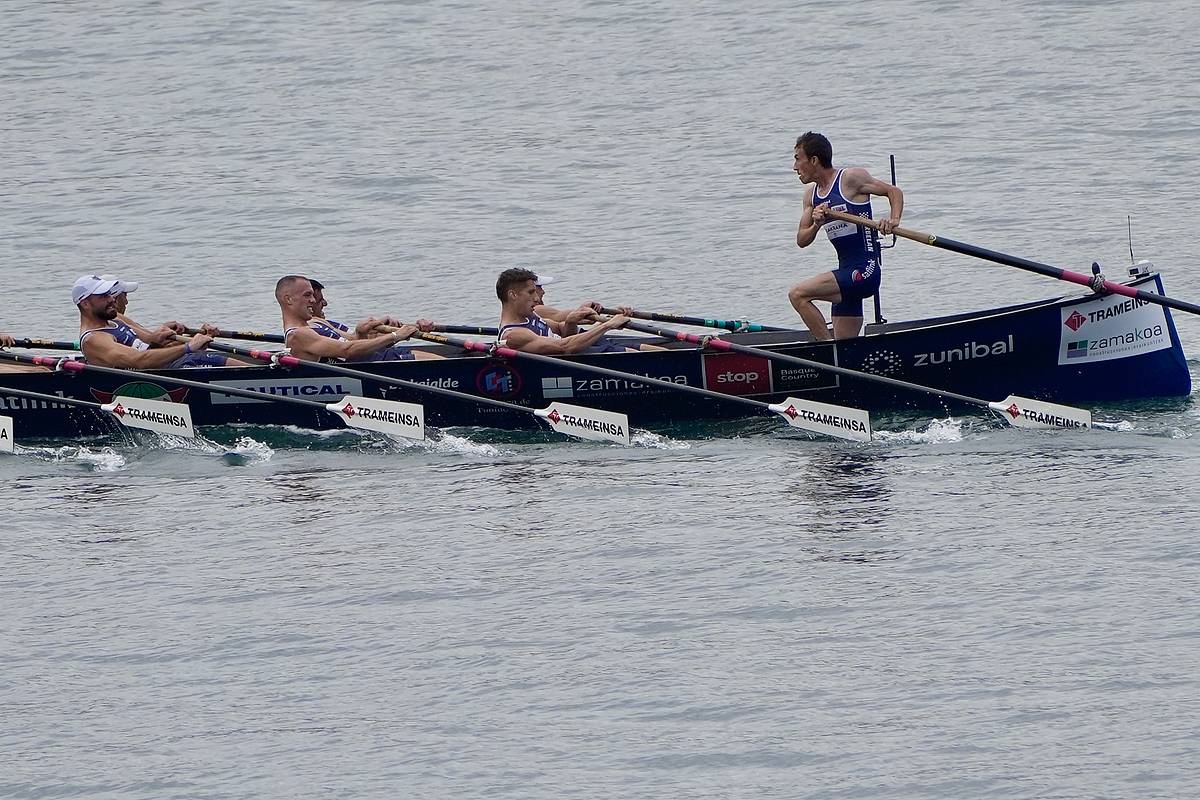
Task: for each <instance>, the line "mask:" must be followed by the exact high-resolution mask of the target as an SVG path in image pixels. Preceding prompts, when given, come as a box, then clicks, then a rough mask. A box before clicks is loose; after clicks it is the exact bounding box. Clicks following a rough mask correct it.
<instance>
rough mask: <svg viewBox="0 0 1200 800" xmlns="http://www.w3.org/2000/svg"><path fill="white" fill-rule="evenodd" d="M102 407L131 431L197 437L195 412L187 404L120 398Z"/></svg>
mask: <svg viewBox="0 0 1200 800" xmlns="http://www.w3.org/2000/svg"><path fill="white" fill-rule="evenodd" d="M100 407H101V408H103V409H104V410H105V411H108V412H111V413H112V414H113V416H115V417H116V418H117V421H119V422H120V423H121V424H122V425H124V426H126V427H128V428H140V429H141V430H144V431H153V432H154V433H166V434H170V435H172V436H184V437H187V438H189V439H192V438H195V436H196V429H195V428H194V427H193V426H192V410H191V409H190V408H188V406H187V405H186V404H185V403H172V402H169V401H166V400H147V399H145V398H142V397H126V396H125V395H118V396H117V397H114V398H113V400H112V402H111V403H105V404H104V405H102V406H100Z"/></svg>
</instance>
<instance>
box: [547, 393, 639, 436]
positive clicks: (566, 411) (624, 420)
mask: <svg viewBox="0 0 1200 800" xmlns="http://www.w3.org/2000/svg"><path fill="white" fill-rule="evenodd" d="M533 413H534V414H536V415H538V416H539V417H541V418H542V419H544V420H546V421H547V422H549V423H550V427H551V428H553V429H554V430H555V431H557V432H558V433H562V434H565V435H567V436H574V437H576V438H579V439H592V440H594V441H597V442H617V443H618V444H623V445H628V444H629V417H627V416H626V415H624V414H618V413H616V412H614V411H600V410H599V409H595V408H587V407H586V406H573V405H571V404H569V403H551V404H550V405H548V406H546V407H545V408H538V409H534V412H533Z"/></svg>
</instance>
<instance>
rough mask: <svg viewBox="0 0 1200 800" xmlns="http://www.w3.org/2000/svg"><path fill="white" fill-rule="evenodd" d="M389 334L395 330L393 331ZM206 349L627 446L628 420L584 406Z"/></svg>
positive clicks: (218, 346)
mask: <svg viewBox="0 0 1200 800" xmlns="http://www.w3.org/2000/svg"><path fill="white" fill-rule="evenodd" d="M392 330H395V329H394V328H393V329H392ZM208 347H209V349H213V350H221V351H224V352H226V353H232V354H234V355H239V356H249V357H250V358H254V359H258V360H259V361H269V362H270V363H272V364H282V365H283V366H285V367H301V366H303V367H310V368H312V369H315V370H320V371H323V372H331V373H334V374H336V375H346V376H349V377H352V378H358V379H359V380H366V381H374V382H376V383H386V384H389V385H391V386H402V387H404V388H406V389H412V390H415V391H418V392H432V393H434V394H440V395H442V396H444V397H453V398H455V399H456V400H465V401H467V402H470V403H481V404H483V405H490V406H494V407H496V408H505V409H508V410H510V411H519V412H521V413H523V414H532V415H533V416H534V417H537V418H538V419H544V420H546V422H547V423H548V424H549V425H550V427H551V428H552V429H553V430H554V431H555V432H556V433H561V434H563V435H564V436H574V437H576V438H577V439H591V440H594V441H600V442H617V443H619V444H623V445H629V444H630V443H631V440H630V438H629V417H628V416H626V415H625V414H618V413H615V412H613V411H601V410H599V409H596V408H587V407H586V406H577V405H572V404H570V403H559V402H554V403H551V404H550V405H548V406H546V407H545V408H528V407H526V406H521V405H517V404H516V403H509V402H506V401H504V400H497V399H495V398H492V397H481V396H479V395H474V394H467V393H466V392H456V391H454V390H453V389H444V388H442V387H441V386H432V385H429V384H424V383H417V382H415V381H406V380H403V379H401V378H392V377H390V376H387V375H377V374H375V373H374V372H363V371H362V370H357V369H350V368H349V367H342V366H338V365H337V364H325V363H323V362H320V361H309V360H307V359H303V358H296V357H295V356H292V355H287V354H286V353H282V352H269V351H265V350H253V349H246V348H242V347H234V346H232V345H227V344H223V343H221V342H210V343H209V345H208Z"/></svg>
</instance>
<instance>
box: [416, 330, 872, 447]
mask: <svg viewBox="0 0 1200 800" xmlns="http://www.w3.org/2000/svg"><path fill="white" fill-rule="evenodd" d="M413 336H417V337H419V338H421V339H424V340H425V341H428V342H437V343H438V344H449V345H455V346H457V347H461V348H463V349H464V350H472V351H475V352H477V353H487V354H489V355H493V356H499V357H501V358H508V359H524V360H526V361H540V362H542V363H543V364H553V365H554V366H555V367H557V368H560V369H568V370H576V371H578V372H590V373H594V374H597V375H608V376H610V377H614V378H622V379H624V380H626V381H629V382H630V383H643V384H648V385H652V386H661V387H663V388H664V389H670V390H673V391H676V392H687V393H690V394H696V395H700V396H702V397H708V398H711V399H714V400H717V401H719V402H722V403H724V402H730V403H741V404H742V405H746V406H752V407H753V408H755V409H757V410H759V411H762V412H770V413H774V414H778V415H779V416H781V417H782V418H783V419H784V420H785V421H786V422H787V423H788V424H789V425H791V426H793V427H796V428H802V429H804V430H807V431H812V432H814V433H820V434H824V435H826V436H835V437H838V438H840V439H849V440H851V441H856V442H869V441H871V419H870V416H869V415H868V414H867V412H866V411H862V410H860V409H857V408H846V407H844V406H835V405H830V404H829V403H816V402H813V401H811V400H799V399H797V398H795V397H789V398H787V399H786V400H784V401H783V402H782V403H774V404H772V403H764V402H763V401H761V400H754V399H752V398H749V397H739V396H737V395H732V394H723V393H721V392H714V391H711V390H709V389H701V388H700V387H698V386H685V385H683V384H679V383H672V382H671V381H664V380H661V379H659V378H651V377H648V376H646V375H637V374H635V373H632V372H620V371H618V370H615V369H608V368H607V367H597V366H593V365H592V364H580V363H579V362H577V361H566V360H564V359H561V358H555V357H553V356H544V355H540V354H538V353H525V352H522V351H520V350H514V349H512V348H511V347H504V346H503V345H499V344H496V343H494V342H477V341H474V340H472V339H459V338H457V337H454V336H443V335H441V334H437V333H414V334H413Z"/></svg>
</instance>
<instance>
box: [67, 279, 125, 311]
mask: <svg viewBox="0 0 1200 800" xmlns="http://www.w3.org/2000/svg"><path fill="white" fill-rule="evenodd" d="M137 287H138V285H137V284H136V283H132V282H129V283H126V282H125V281H122V280H120V279H118V278H117V277H116V276H115V275H81V276H80V277H79V279H78V280H77V281H75V285H73V286H72V287H71V300H72V302H74V303H75V305H79V304H80V303H82V302H83V301H84V300H86V299H87V298H89V297H91V296H92V295H94V294H117V293H118V292H132V291H134V290H135V289H137Z"/></svg>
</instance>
